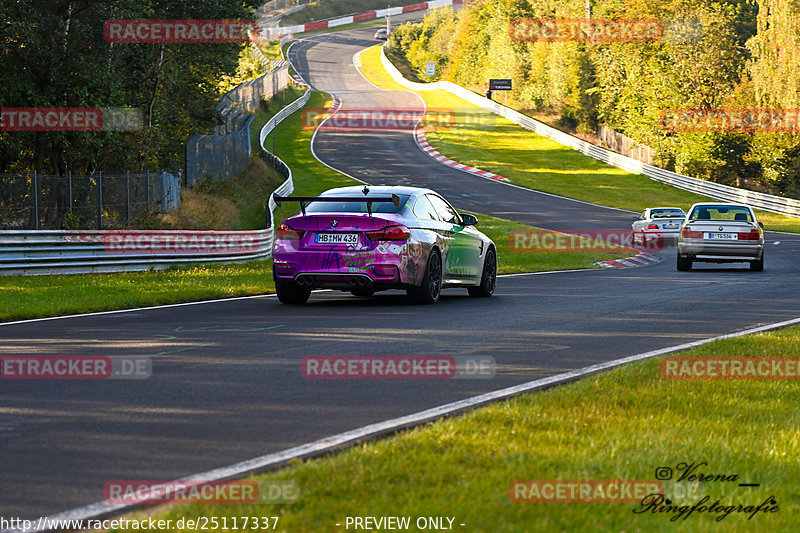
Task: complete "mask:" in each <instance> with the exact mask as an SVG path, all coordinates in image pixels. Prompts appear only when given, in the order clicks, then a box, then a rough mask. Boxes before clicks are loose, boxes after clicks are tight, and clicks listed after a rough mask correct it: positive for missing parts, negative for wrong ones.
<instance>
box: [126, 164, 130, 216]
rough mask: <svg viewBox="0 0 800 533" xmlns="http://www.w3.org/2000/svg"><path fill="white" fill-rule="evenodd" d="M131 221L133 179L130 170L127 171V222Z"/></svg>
mask: <svg viewBox="0 0 800 533" xmlns="http://www.w3.org/2000/svg"><path fill="white" fill-rule="evenodd" d="M130 221H131V181H130V176H129V175H128V171H127V170H126V171H125V223H126V224H128V223H130Z"/></svg>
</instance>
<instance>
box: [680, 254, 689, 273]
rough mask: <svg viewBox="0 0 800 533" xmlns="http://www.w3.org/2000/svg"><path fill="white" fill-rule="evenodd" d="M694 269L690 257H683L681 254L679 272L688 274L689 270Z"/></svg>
mask: <svg viewBox="0 0 800 533" xmlns="http://www.w3.org/2000/svg"><path fill="white" fill-rule="evenodd" d="M691 269H692V260H691V259H689V258H688V257H683V256H682V255H681V254H678V270H680V271H681V272H686V271H687V270H691Z"/></svg>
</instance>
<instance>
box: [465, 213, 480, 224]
mask: <svg viewBox="0 0 800 533" xmlns="http://www.w3.org/2000/svg"><path fill="white" fill-rule="evenodd" d="M477 223H478V217H476V216H475V215H470V214H468V213H462V214H461V225H462V226H475V225H476V224H477Z"/></svg>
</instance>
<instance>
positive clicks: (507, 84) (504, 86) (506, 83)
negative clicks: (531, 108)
mask: <svg viewBox="0 0 800 533" xmlns="http://www.w3.org/2000/svg"><path fill="white" fill-rule="evenodd" d="M489 89H491V90H493V91H510V90H511V80H509V79H490V80H489Z"/></svg>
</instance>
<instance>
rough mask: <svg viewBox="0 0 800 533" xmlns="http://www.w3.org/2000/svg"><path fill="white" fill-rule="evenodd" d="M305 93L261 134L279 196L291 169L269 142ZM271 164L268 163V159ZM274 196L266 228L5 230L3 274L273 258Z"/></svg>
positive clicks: (0, 245) (0, 237)
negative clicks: (278, 175) (269, 147)
mask: <svg viewBox="0 0 800 533" xmlns="http://www.w3.org/2000/svg"><path fill="white" fill-rule="evenodd" d="M310 96H311V91H310V90H308V91H306V93H305V94H304V95H303V96H301V97H300V98H298V99H297V100H295V101H294V102H292V103H291V104H289V105H288V106H286V107H285V108H283V109H282V110H281V111H279V112H278V113H277V114H276V115H275V116H274V117H272V118H271V119H270V120H269V121H267V123H266V124H265V125H264V127H263V128H262V129H261V132H260V134H259V140H260V144H261V145H262V148H261V156H262V158H264V159H265V160H270V161H271V162H272V165H273V166H274V167H275V168H278V169H279V171H281V172H282V173H283V175H285V176H286V177H287V178H286V181H284V182H283V183H282V184H281V185H280V186H279V187H278V188H277V189H275V192H276V193H278V194H279V195H281V196H286V195H289V194H291V193H292V191H293V190H294V183H293V182H292V171H291V169H290V168H289V167H288V166H287V165H286V164H285V163H284V162H283V161H281V160H280V158H278V157H277V156H275V155H273V154H271V153H269V152H268V151H266V150H265V149H264V148H263V144H264V139H265V138H266V136H267V135H268V134H269V132H270V131H272V130H273V129H274V128H275V126H276V125H277V124H278V123H280V122H281V121H282V120H284V119H285V118H286V117H288V116H289V115H291V114H292V113H294V112H295V111H297V110H298V109H300V108H302V107H303V106H304V105H305V104H306V102H308V99H309V98H310ZM268 162H269V161H268ZM275 207H276V206H275V202H274V201H273V200H272V195H270V196H269V202H268V204H267V209H268V211H267V212H268V220H267V225H268V226H269V227H267V228H266V229H263V230H252V231H184V230H106V231H103V230H85V231H84V230H76V231H69V230H67V231H62V230H47V231H34V230H0V275H14V274H21V275H41V274H79V273H88V272H126V271H139V270H151V269H157V268H166V267H169V266H171V265H179V264H189V263H211V262H231V261H251V260H254V259H268V258H269V257H271V256H272V242H273V238H274V232H273V229H274V228H273V224H272V212H273V211H274V209H275Z"/></svg>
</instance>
